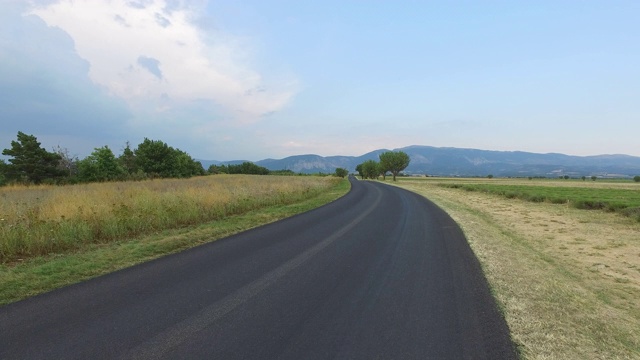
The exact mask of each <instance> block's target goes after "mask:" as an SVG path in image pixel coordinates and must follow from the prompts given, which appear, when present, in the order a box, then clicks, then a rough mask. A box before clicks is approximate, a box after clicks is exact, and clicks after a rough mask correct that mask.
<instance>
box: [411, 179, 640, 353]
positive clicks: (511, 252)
mask: <svg viewBox="0 0 640 360" xmlns="http://www.w3.org/2000/svg"><path fill="white" fill-rule="evenodd" d="M398 185H399V186H401V187H404V188H407V189H409V190H412V191H415V192H418V193H420V194H422V195H424V196H426V197H427V198H429V199H430V200H432V201H434V202H435V203H436V204H438V205H439V206H440V207H442V208H443V209H445V210H446V211H447V212H448V213H449V214H450V215H451V216H452V217H453V218H454V219H455V220H456V221H457V222H458V223H459V224H460V225H461V227H462V228H463V230H464V232H465V234H466V236H467V238H468V240H469V243H470V245H471V247H472V248H473V250H474V252H475V253H476V255H477V256H478V258H479V259H480V261H481V263H482V265H483V269H484V271H485V274H486V276H487V279H488V280H489V283H490V285H491V287H492V291H493V293H494V295H495V297H496V299H497V300H498V303H499V306H500V307H501V309H502V311H503V312H504V315H505V318H506V320H507V323H508V325H509V327H510V330H511V333H512V338H513V340H514V342H515V343H516V344H517V346H518V348H519V351H520V353H521V356H522V358H524V359H638V358H640V305H639V304H640V302H639V299H640V221H638V218H637V207H638V206H640V184H636V183H633V182H630V181H626V182H622V181H612V182H606V181H602V180H598V181H595V182H594V181H589V180H588V181H585V182H583V181H581V180H540V179H534V180H527V179H443V178H419V179H418V178H402V179H401V181H399V182H398ZM585 209H591V210H585ZM594 209H595V210H594Z"/></svg>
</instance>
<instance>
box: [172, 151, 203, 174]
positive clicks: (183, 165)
mask: <svg viewBox="0 0 640 360" xmlns="http://www.w3.org/2000/svg"><path fill="white" fill-rule="evenodd" d="M174 156H175V162H176V167H175V169H174V174H173V176H175V177H191V176H196V175H204V168H203V167H202V163H201V162H200V161H197V160H194V159H193V158H192V157H191V156H190V155H189V154H187V153H186V152H184V151H182V150H180V149H175V150H174Z"/></svg>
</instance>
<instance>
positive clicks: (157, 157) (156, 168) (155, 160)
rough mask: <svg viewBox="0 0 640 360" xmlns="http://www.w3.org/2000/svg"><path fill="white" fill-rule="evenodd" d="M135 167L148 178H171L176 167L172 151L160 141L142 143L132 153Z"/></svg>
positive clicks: (145, 139)
mask: <svg viewBox="0 0 640 360" xmlns="http://www.w3.org/2000/svg"><path fill="white" fill-rule="evenodd" d="M133 153H134V155H135V159H136V160H135V164H136V166H137V167H138V168H139V169H140V170H142V171H143V172H145V173H147V174H148V175H150V176H152V177H153V176H157V177H173V175H174V169H175V166H176V157H175V153H174V149H173V148H172V147H170V146H169V145H167V144H166V143H164V142H163V141H160V140H149V139H147V138H144V141H142V143H140V144H139V145H138V148H137V149H136V150H135V151H134V152H133Z"/></svg>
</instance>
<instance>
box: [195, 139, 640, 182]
mask: <svg viewBox="0 0 640 360" xmlns="http://www.w3.org/2000/svg"><path fill="white" fill-rule="evenodd" d="M393 150H394V151H404V152H406V153H407V154H408V155H409V157H410V158H411V163H410V164H409V167H408V168H407V169H405V171H404V172H405V173H406V174H410V175H430V176H486V175H489V174H492V175H494V176H501V177H504V176H511V177H527V176H544V177H557V176H564V175H568V176H571V177H581V176H592V175H595V176H599V177H626V178H629V177H633V176H636V175H640V157H635V156H629V155H597V156H571V155H564V154H557V153H549V154H538V153H530V152H523V151H490V150H478V149H462V148H448V147H441V148H439V147H432V146H419V145H413V146H407V147H404V148H399V149H393ZM384 151H388V150H386V149H379V150H375V151H372V152H370V153H367V154H364V155H361V156H328V157H323V156H319V155H312V154H310V155H295V156H289V157H286V158H284V159H265V160H260V161H256V162H255V163H256V164H258V165H260V166H264V167H266V168H267V169H269V170H282V169H288V170H292V171H293V172H296V173H305V174H308V173H318V172H322V173H332V172H334V171H335V169H336V168H338V167H341V168H345V169H348V170H349V171H351V172H354V171H355V168H356V166H357V165H358V164H360V163H362V162H364V161H366V160H369V159H373V160H376V161H377V160H378V155H379V154H380V153H382V152H384ZM201 162H202V163H203V166H205V169H206V168H207V167H208V166H209V165H210V164H212V163H215V164H229V163H232V164H236V163H239V162H242V161H229V162H218V161H201Z"/></svg>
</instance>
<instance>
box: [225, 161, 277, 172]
mask: <svg viewBox="0 0 640 360" xmlns="http://www.w3.org/2000/svg"><path fill="white" fill-rule="evenodd" d="M227 171H228V173H229V174H245V175H269V169H267V168H266V167H264V166H259V165H256V164H254V163H252V162H250V161H245V162H243V163H242V164H239V165H232V164H229V165H227Z"/></svg>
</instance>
